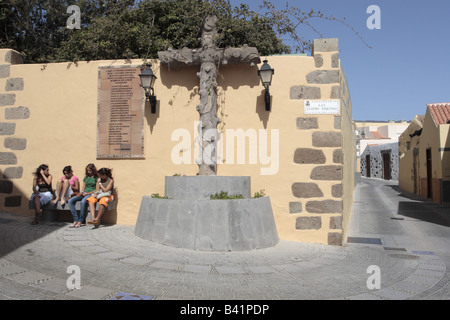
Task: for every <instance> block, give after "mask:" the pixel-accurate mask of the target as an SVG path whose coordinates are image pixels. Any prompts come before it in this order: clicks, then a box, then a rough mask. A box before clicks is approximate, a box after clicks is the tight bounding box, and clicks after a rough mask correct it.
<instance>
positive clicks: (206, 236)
mask: <svg viewBox="0 0 450 320" xmlns="http://www.w3.org/2000/svg"><path fill="white" fill-rule="evenodd" d="M206 187H207V188H206ZM221 191H227V192H228V193H229V194H238V193H239V194H243V193H245V196H244V197H246V199H233V200H209V194H214V193H216V192H221ZM169 195H170V197H173V196H177V198H176V199H156V198H152V197H151V196H144V197H143V198H142V202H141V207H140V210H139V217H138V220H137V223H136V227H135V234H136V235H137V236H138V237H141V238H143V239H146V240H150V241H153V242H157V243H161V244H164V245H168V246H172V247H176V248H185V249H192V250H200V251H244V250H252V249H259V248H267V247H271V246H274V245H275V244H277V243H278V233H277V231H276V226H275V220H274V218H273V212H272V207H271V204H270V198H269V197H262V198H250V196H249V195H250V178H249V177H218V176H198V177H167V178H166V196H168V197H169Z"/></svg>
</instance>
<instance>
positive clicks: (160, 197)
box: [152, 193, 169, 199]
mask: <svg viewBox="0 0 450 320" xmlns="http://www.w3.org/2000/svg"><path fill="white" fill-rule="evenodd" d="M152 198H154V199H169V198H167V197H164V196H160V195H159V193H153V194H152Z"/></svg>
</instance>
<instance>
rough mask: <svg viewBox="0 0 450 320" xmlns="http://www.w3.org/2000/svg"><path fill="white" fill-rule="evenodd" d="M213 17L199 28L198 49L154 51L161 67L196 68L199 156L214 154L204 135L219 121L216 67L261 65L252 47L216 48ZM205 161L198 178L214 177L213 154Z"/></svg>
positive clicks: (215, 170)
mask: <svg viewBox="0 0 450 320" xmlns="http://www.w3.org/2000/svg"><path fill="white" fill-rule="evenodd" d="M216 24H217V17H216V16H208V17H207V18H206V21H205V24H204V26H203V32H202V37H201V40H202V45H201V48H199V49H188V48H183V49H181V50H168V51H160V52H158V56H159V59H160V60H161V63H162V64H163V65H164V66H167V67H169V68H174V69H178V68H180V67H183V66H193V65H200V72H199V73H198V74H197V75H198V77H199V78H200V91H199V94H200V104H199V105H198V106H197V111H198V112H199V113H200V123H201V126H202V128H201V129H202V131H201V132H202V134H201V139H202V140H201V144H200V146H201V148H202V155H203V154H206V153H208V152H209V153H211V150H213V152H215V148H211V147H212V146H211V144H214V142H215V141H214V139H215V137H214V136H213V137H211V136H209V135H205V134H204V133H205V132H207V130H209V129H216V128H217V125H218V124H219V122H220V120H219V118H218V117H217V80H216V79H217V66H218V65H220V64H223V65H226V64H228V63H241V64H249V65H251V66H254V65H255V64H257V63H260V62H261V59H260V58H259V53H258V50H257V49H256V48H253V47H248V46H247V45H244V46H242V47H241V48H218V47H217V44H216V40H217V28H216ZM207 156H208V160H209V159H211V160H212V161H211V160H209V161H208V160H206V161H205V157H202V159H201V163H199V175H216V173H217V158H216V154H209V155H207Z"/></svg>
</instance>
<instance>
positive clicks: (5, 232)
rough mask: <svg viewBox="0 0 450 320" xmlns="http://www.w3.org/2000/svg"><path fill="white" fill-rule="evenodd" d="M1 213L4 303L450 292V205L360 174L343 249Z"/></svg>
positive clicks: (414, 296) (440, 295) (0, 294)
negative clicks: (191, 237)
mask: <svg viewBox="0 0 450 320" xmlns="http://www.w3.org/2000/svg"><path fill="white" fill-rule="evenodd" d="M30 222H31V218H30V216H24V215H18V214H10V213H6V212H4V213H0V299H2V300H80V299H83V300H154V301H155V300H171V301H173V300H190V301H196V300H225V301H231V300H259V301H269V300H408V299H409V300H419V299H432V300H435V299H439V300H448V299H450V284H449V280H450V272H449V269H450V207H448V206H444V205H438V204H434V203H431V202H430V201H423V200H420V199H417V198H415V197H413V196H411V195H408V194H405V193H404V192H402V191H401V190H399V189H398V187H397V185H396V184H395V183H393V182H386V181H382V180H376V179H373V180H371V179H364V178H363V179H361V182H360V183H359V184H358V185H357V187H356V189H355V196H354V205H353V209H352V217H351V221H350V227H349V231H348V238H347V239H345V240H346V241H345V243H344V245H343V246H341V247H339V246H328V245H321V244H313V243H301V242H291V241H284V240H281V241H280V242H279V243H278V244H277V245H276V246H274V247H271V248H267V249H260V250H252V251H246V252H220V253H219V252H199V251H191V250H184V249H176V248H171V247H167V246H163V245H160V244H156V243H152V242H149V241H146V240H143V239H140V238H138V237H137V236H135V235H134V233H133V229H134V227H133V226H124V225H112V226H101V227H99V228H98V229H92V227H91V226H89V225H88V226H83V227H82V228H79V229H72V228H69V225H70V224H68V223H62V222H56V223H41V224H39V225H37V226H33V225H31V224H30Z"/></svg>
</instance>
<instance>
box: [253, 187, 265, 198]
mask: <svg viewBox="0 0 450 320" xmlns="http://www.w3.org/2000/svg"><path fill="white" fill-rule="evenodd" d="M265 191H266V190H264V189H261V190H259V191H256V192H255V195H254V196H253V198H262V197H265V196H266V192H265Z"/></svg>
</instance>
